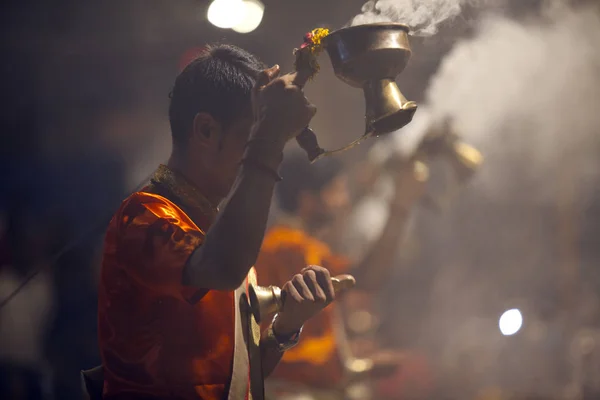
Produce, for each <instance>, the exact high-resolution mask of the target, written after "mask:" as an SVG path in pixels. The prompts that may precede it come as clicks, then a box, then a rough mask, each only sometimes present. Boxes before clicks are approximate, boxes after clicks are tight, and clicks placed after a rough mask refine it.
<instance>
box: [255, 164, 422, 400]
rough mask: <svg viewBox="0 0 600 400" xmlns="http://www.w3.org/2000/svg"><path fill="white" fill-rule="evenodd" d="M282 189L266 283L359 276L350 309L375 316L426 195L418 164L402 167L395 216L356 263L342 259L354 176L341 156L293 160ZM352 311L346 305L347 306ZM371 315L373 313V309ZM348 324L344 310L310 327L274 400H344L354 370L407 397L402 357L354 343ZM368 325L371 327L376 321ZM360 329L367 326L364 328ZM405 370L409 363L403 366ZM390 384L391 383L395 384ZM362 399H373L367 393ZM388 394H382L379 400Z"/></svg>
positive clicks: (278, 378) (263, 266) (278, 376)
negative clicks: (310, 272) (317, 268)
mask: <svg viewBox="0 0 600 400" xmlns="http://www.w3.org/2000/svg"><path fill="white" fill-rule="evenodd" d="M281 174H282V177H283V179H284V180H283V181H282V183H281V184H280V185H279V186H278V187H277V200H278V205H279V207H280V208H281V210H282V211H283V212H284V213H285V215H283V216H282V217H280V218H279V220H278V221H276V222H275V224H274V225H273V226H272V227H271V228H270V229H269V230H268V232H267V234H266V236H265V240H264V242H263V246H262V248H261V252H260V254H259V257H258V260H257V263H256V268H257V271H258V273H259V275H260V277H261V281H263V282H267V283H269V284H271V283H272V284H277V285H282V284H283V283H285V280H286V277H287V276H289V275H290V274H297V273H300V271H302V269H303V268H304V267H305V266H306V265H310V264H317V265H323V266H325V267H326V268H328V269H329V270H330V271H331V273H332V275H338V274H343V273H352V274H353V275H355V276H357V282H358V283H357V284H358V287H357V290H354V291H352V292H350V293H347V294H346V295H345V296H344V299H343V301H342V303H343V304H344V305H345V306H347V308H348V309H349V310H350V311H349V312H348V314H349V316H350V318H353V316H352V314H353V313H354V312H360V311H363V313H364V312H366V313H372V312H373V310H372V308H369V304H370V303H372V301H373V297H374V296H375V295H376V294H377V291H378V290H379V288H380V287H381V286H382V285H383V284H384V281H385V280H386V279H387V277H388V276H389V272H390V270H391V269H392V266H393V265H394V261H395V257H396V249H397V247H398V245H399V242H400V239H401V236H402V233H403V232H404V229H405V224H406V221H407V218H408V216H409V213H410V209H411V207H412V206H413V205H414V204H415V202H416V201H418V199H419V198H420V197H421V195H422V194H423V190H424V182H423V181H422V180H419V179H417V178H416V177H415V174H414V165H413V163H412V162H408V161H407V162H406V163H402V164H399V165H398V168H397V170H396V173H395V176H394V183H395V189H394V196H393V199H392V201H391V202H390V204H389V211H390V217H389V219H388V221H387V223H386V225H385V228H384V230H383V232H382V233H381V235H380V237H379V239H378V240H377V241H376V242H375V243H374V244H373V245H372V246H371V248H370V249H369V251H367V253H366V255H365V256H364V259H363V260H359V261H357V262H356V263H353V262H352V261H351V260H350V259H349V258H347V257H345V256H343V255H341V254H337V253H336V252H335V250H334V249H335V247H334V246H336V245H338V244H339V243H337V242H338V241H339V238H338V237H339V236H340V231H341V230H343V228H342V227H343V225H344V224H343V221H344V220H345V217H347V215H348V213H349V212H350V211H351V205H352V204H351V203H352V199H351V195H350V191H349V178H350V177H349V174H348V172H347V171H346V170H345V169H344V167H343V165H342V164H341V162H340V161H339V160H338V159H336V158H324V159H321V160H319V161H317V162H315V163H314V164H313V165H310V164H309V162H308V161H307V160H306V156H305V155H303V154H299V153H295V154H293V155H290V156H288V157H286V159H285V160H284V162H283V165H282V169H281ZM344 308H346V307H344ZM365 310H368V311H365ZM343 320H344V318H343V316H342V313H341V312H340V310H339V309H338V307H335V308H328V309H327V310H325V311H324V312H323V313H321V314H319V315H318V316H317V317H315V318H314V319H313V320H311V321H309V322H308V323H307V324H306V326H305V327H304V331H303V335H304V340H303V341H302V342H301V343H300V344H299V345H298V346H297V347H295V348H294V349H292V350H290V351H288V352H287V353H286V354H285V355H284V356H283V359H282V362H281V363H280V364H279V365H278V367H277V368H276V370H275V371H274V373H273V377H272V379H271V380H269V381H267V384H268V385H269V386H270V387H269V392H268V393H269V395H270V398H272V399H284V398H286V399H288V398H289V399H296V398H298V399H300V398H302V399H304V398H314V399H340V398H345V397H346V396H351V394H350V393H344V392H345V391H346V388H345V387H346V386H347V385H348V384H349V383H352V380H353V378H355V377H356V376H353V373H352V372H351V370H352V369H356V368H364V367H359V365H365V364H364V363H367V364H370V363H373V364H372V366H370V367H368V368H367V369H368V370H369V371H370V372H368V373H365V374H363V375H362V376H363V377H367V380H368V379H369V378H372V377H377V376H378V375H379V374H383V375H385V376H387V377H388V378H389V379H391V380H392V381H393V382H396V383H397V385H395V386H394V389H393V390H392V391H391V393H389V394H391V395H392V398H393V396H395V395H400V393H399V387H398V386H401V385H402V382H401V380H402V379H401V377H400V376H398V375H396V376H390V375H393V374H394V371H395V370H396V369H397V366H398V365H399V358H397V357H396V355H394V354H391V353H389V352H386V351H380V349H378V348H377V347H378V346H377V344H376V343H374V342H373V341H367V342H365V341H359V340H356V341H355V342H352V341H349V340H348V339H349V338H348V337H347V333H346V330H345V327H344V322H343ZM362 323H363V324H364V323H366V324H369V323H370V322H369V320H368V318H367V320H366V321H365V320H364V318H363V320H362ZM359 324H360V322H359ZM400 365H401V366H400V368H402V364H401V362H400ZM388 383H389V382H388ZM359 396H360V398H362V399H364V398H366V397H365V396H367V397H368V395H366V394H364V392H362V393H361V394H360V395H359ZM385 396H386V395H385V394H384V393H381V392H378V393H376V394H375V393H374V397H375V398H385Z"/></svg>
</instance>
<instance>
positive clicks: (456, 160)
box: [419, 132, 483, 183]
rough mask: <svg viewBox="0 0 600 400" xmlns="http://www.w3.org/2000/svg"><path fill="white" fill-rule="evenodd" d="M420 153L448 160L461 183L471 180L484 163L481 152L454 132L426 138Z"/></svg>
mask: <svg viewBox="0 0 600 400" xmlns="http://www.w3.org/2000/svg"><path fill="white" fill-rule="evenodd" d="M419 151H421V152H423V153H425V154H426V155H427V156H433V157H436V156H438V157H443V158H445V159H446V160H448V162H449V163H450V167H451V168H452V170H454V172H456V175H457V178H458V180H459V182H460V183H463V182H465V181H467V180H469V179H470V178H471V177H472V176H473V174H475V172H476V171H477V169H478V168H479V167H480V166H481V164H482V163H483V156H482V155H481V153H480V152H479V150H477V149H476V148H475V147H473V146H471V145H470V144H468V143H466V142H464V141H462V140H461V139H460V138H459V136H458V135H456V134H455V133H452V132H450V133H445V134H443V135H435V136H428V137H425V139H424V140H423V142H422V143H421V145H420V146H419Z"/></svg>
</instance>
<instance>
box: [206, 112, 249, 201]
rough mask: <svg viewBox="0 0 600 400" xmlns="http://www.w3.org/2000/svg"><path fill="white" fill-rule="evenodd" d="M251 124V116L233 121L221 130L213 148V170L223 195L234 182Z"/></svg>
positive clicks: (227, 192)
mask: <svg viewBox="0 0 600 400" xmlns="http://www.w3.org/2000/svg"><path fill="white" fill-rule="evenodd" d="M251 126H252V118H250V117H247V118H241V119H239V120H237V121H235V122H234V123H232V124H231V125H230V126H229V127H228V128H227V129H226V130H224V131H223V134H222V138H221V139H220V143H219V144H218V148H217V149H215V152H216V157H215V162H214V164H213V165H214V170H213V171H214V176H215V178H216V185H217V188H218V190H219V191H220V192H221V195H222V196H223V197H224V196H226V195H227V194H229V191H230V190H231V187H232V186H233V183H234V182H235V178H236V176H237V173H238V169H239V165H240V162H241V161H242V157H243V156H244V150H245V148H246V143H247V142H248V137H249V135H250V128H251Z"/></svg>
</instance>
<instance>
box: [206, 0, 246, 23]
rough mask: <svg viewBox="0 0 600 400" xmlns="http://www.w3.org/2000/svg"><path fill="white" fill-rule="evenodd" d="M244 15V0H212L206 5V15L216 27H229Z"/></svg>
mask: <svg viewBox="0 0 600 400" xmlns="http://www.w3.org/2000/svg"><path fill="white" fill-rule="evenodd" d="M245 16H246V2H245V1H244V0H214V1H213V2H212V3H211V4H210V6H209V7H208V11H207V12H206V17H207V18H208V21H209V22H210V23H211V24H213V25H214V26H216V27H218V28H223V29H229V28H233V27H234V26H236V25H238V24H240V23H241V22H242V21H243V20H244V17H245Z"/></svg>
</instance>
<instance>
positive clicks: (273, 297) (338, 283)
mask: <svg viewBox="0 0 600 400" xmlns="http://www.w3.org/2000/svg"><path fill="white" fill-rule="evenodd" d="M331 283H332V285H333V290H334V291H335V293H336V294H339V293H342V292H344V291H346V290H348V289H351V288H353V287H354V285H355V284H356V280H355V279H354V277H353V276H352V275H348V274H344V275H338V276H335V277H333V278H331ZM248 300H249V306H250V311H251V312H252V314H253V315H254V319H256V322H259V323H260V322H261V321H262V320H263V319H264V318H266V317H268V316H269V315H273V314H276V313H278V312H279V311H281V310H282V309H283V306H284V304H285V292H283V291H282V290H281V288H279V287H277V286H269V287H264V286H257V285H256V286H255V285H250V287H249V288H248Z"/></svg>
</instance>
